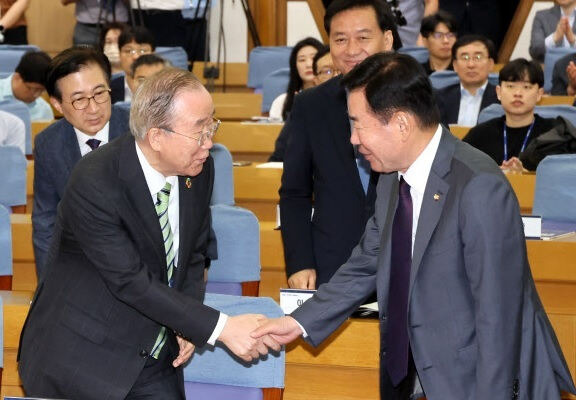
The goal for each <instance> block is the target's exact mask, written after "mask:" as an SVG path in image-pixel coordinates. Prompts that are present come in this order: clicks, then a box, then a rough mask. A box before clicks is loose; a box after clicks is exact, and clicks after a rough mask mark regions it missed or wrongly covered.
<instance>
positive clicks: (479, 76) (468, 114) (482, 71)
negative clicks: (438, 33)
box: [436, 35, 498, 126]
mask: <svg viewBox="0 0 576 400" xmlns="http://www.w3.org/2000/svg"><path fill="white" fill-rule="evenodd" d="M495 57H496V51H495V49H494V44H493V43H492V41H491V40H489V39H486V38H485V37H484V36H480V35H466V36H462V37H461V38H459V39H458V40H457V41H456V43H454V46H452V59H453V65H454V71H456V73H457V74H458V77H459V78H460V83H457V84H455V85H451V86H448V87H445V88H443V89H441V90H439V91H438V92H437V93H436V94H437V98H436V100H437V103H438V108H439V109H440V115H441V119H442V123H443V124H444V125H446V126H448V125H449V124H458V125H462V126H474V125H476V122H477V121H478V114H479V113H480V110H482V109H483V108H486V107H488V106H489V105H490V104H493V103H497V102H498V98H497V97H496V88H495V87H494V85H491V84H490V83H489V82H488V75H489V74H490V71H491V70H492V67H494V58H495Z"/></svg>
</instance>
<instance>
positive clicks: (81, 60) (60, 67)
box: [46, 46, 112, 100]
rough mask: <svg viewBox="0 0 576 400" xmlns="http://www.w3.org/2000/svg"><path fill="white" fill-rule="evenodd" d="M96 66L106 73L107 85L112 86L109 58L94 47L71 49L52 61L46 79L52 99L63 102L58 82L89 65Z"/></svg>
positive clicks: (47, 88) (47, 89)
mask: <svg viewBox="0 0 576 400" xmlns="http://www.w3.org/2000/svg"><path fill="white" fill-rule="evenodd" d="M91 64H95V65H97V66H98V67H100V69H101V70H102V72H103V73H104V77H105V78H106V83H108V84H110V75H111V73H112V70H111V67H110V61H108V57H106V56H105V55H104V53H102V52H101V51H99V50H96V49H95V48H93V47H92V46H76V47H70V48H69V49H66V50H64V51H62V52H61V53H59V54H58V55H57V56H56V57H54V58H53V59H52V63H51V64H50V70H49V71H48V74H47V77H46V91H47V92H48V95H50V96H51V97H55V98H56V99H58V100H62V93H60V89H59V88H58V80H59V79H61V78H64V77H65V76H68V75H70V74H73V73H75V72H78V71H80V69H81V68H83V67H86V66H87V65H91Z"/></svg>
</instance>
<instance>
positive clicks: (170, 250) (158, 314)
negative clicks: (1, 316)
mask: <svg viewBox="0 0 576 400" xmlns="http://www.w3.org/2000/svg"><path fill="white" fill-rule="evenodd" d="M213 115H214V104H213V103H212V99H211V97H210V94H209V93H208V91H207V90H206V89H205V88H204V86H202V84H201V83H200V82H199V81H198V79H196V77H194V75H193V74H192V73H191V72H189V71H184V70H180V69H175V68H168V69H165V70H163V71H161V72H159V73H158V74H156V75H154V76H152V77H150V78H149V79H147V80H145V81H144V82H143V83H142V86H141V87H140V88H139V89H138V90H137V91H136V93H135V95H134V99H133V102H132V109H131V113H130V131H131V135H125V136H123V137H121V138H119V139H117V140H115V141H114V142H113V143H110V144H108V145H106V146H105V147H104V148H102V149H100V150H98V151H95V152H94V153H91V154H90V155H88V156H86V157H85V158H84V159H82V160H80V161H79V162H78V164H77V166H76V167H75V168H74V171H73V172H72V174H71V176H70V181H69V183H68V186H67V188H66V192H65V193H64V197H63V198H62V202H61V204H60V207H59V210H58V222H57V224H56V233H55V234H54V239H55V240H54V242H53V243H52V247H51V249H50V256H49V257H48V263H47V273H46V275H45V276H44V279H43V280H42V281H41V282H40V284H39V288H38V290H37V294H36V297H35V300H34V302H33V305H32V306H31V309H30V313H29V316H28V320H27V323H26V327H25V328H24V329H23V333H22V338H21V347H20V359H19V372H20V377H21V378H22V382H23V386H24V390H25V391H26V394H27V395H29V396H34V397H49V398H66V399H83V400H92V399H94V400H100V399H110V400H121V399H127V400H136V399H171V400H172V399H174V400H176V399H182V400H184V399H185V396H184V381H183V370H182V365H183V364H184V363H185V362H187V361H188V360H189V359H190V357H191V356H192V353H193V351H194V348H195V346H203V345H205V344H206V343H208V344H211V345H214V344H215V342H216V341H220V342H222V343H223V344H224V345H225V346H226V347H228V349H229V350H230V351H232V352H233V353H234V354H235V355H237V356H238V357H240V358H241V359H243V360H244V361H251V360H252V359H254V358H258V357H259V356H260V355H261V354H267V352H268V350H267V347H268V346H270V347H271V348H273V349H275V350H279V345H278V344H277V343H276V342H275V341H272V340H270V338H269V337H264V338H263V339H254V338H252V337H251V336H250V334H251V332H252V331H253V330H255V329H256V328H257V327H258V326H259V323H260V322H262V321H263V320H264V319H265V317H264V316H263V315H257V314H246V315H237V316H227V315H225V314H222V313H220V312H219V311H217V310H214V309H212V308H210V307H208V306H206V305H204V304H203V300H204V290H205V282H204V259H205V257H206V253H207V246H208V240H209V236H210V198H211V195H212V186H213V182H214V163H213V160H212V158H211V157H210V153H209V150H210V148H211V147H212V136H213V135H214V133H215V132H216V130H217V129H218V125H219V121H218V120H215V119H214V118H213ZM191 362H195V361H194V360H192V361H191Z"/></svg>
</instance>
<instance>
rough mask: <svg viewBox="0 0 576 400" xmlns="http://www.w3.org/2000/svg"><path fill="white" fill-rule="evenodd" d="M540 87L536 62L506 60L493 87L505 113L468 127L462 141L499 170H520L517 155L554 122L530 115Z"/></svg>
mask: <svg viewBox="0 0 576 400" xmlns="http://www.w3.org/2000/svg"><path fill="white" fill-rule="evenodd" d="M543 86H544V74H543V72H542V68H541V67H540V65H539V64H538V63H537V62H535V61H527V60H526V59H524V58H519V59H516V60H513V61H510V62H509V63H508V64H506V66H505V67H504V68H502V70H501V71H500V76H499V85H498V86H496V93H497V94H498V99H499V100H500V102H501V103H502V108H504V111H505V113H506V114H505V115H504V116H502V117H499V118H494V119H491V120H489V121H486V122H484V123H482V124H479V125H477V126H476V127H474V128H472V129H471V130H470V132H468V135H466V137H465V138H464V139H463V140H464V141H465V142H467V143H470V144H471V145H472V146H474V147H476V148H477V149H479V150H482V151H483V152H484V153H486V154H488V155H489V156H490V157H492V158H493V159H494V161H496V163H498V165H500V166H501V168H502V169H510V170H515V171H522V162H521V161H520V159H519V155H520V154H521V153H522V152H523V151H524V150H525V149H526V147H527V146H528V144H529V143H530V142H531V141H532V140H534V139H535V138H537V137H538V136H540V135H541V134H543V133H544V132H547V131H549V130H550V129H552V128H553V127H554V123H555V120H554V119H551V118H542V117H540V116H538V115H537V114H534V107H535V106H536V104H537V103H538V102H539V101H540V99H541V98H542V94H543V93H544V89H543Z"/></svg>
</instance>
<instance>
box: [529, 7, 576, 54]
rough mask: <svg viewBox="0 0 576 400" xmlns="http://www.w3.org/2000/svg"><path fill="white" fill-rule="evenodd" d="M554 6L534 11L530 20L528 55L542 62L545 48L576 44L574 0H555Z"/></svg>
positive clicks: (573, 45)
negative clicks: (530, 34)
mask: <svg viewBox="0 0 576 400" xmlns="http://www.w3.org/2000/svg"><path fill="white" fill-rule="evenodd" d="M554 3H555V4H554V7H552V8H547V9H545V10H540V11H537V12H536V15H535V16H534V21H533V22H532V36H531V38H530V49H529V52H530V56H532V59H534V60H536V61H538V62H540V63H543V62H544V56H545V55H546V49H551V48H554V47H568V48H570V47H572V48H574V47H575V46H576V35H574V29H575V26H574V9H575V8H576V0H555V1H554Z"/></svg>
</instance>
